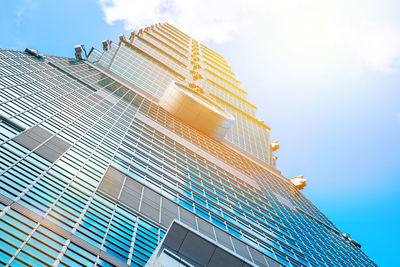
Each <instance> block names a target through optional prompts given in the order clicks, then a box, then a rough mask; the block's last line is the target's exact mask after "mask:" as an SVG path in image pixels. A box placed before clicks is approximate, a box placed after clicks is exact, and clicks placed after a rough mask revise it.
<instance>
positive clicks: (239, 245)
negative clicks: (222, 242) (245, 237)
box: [232, 238, 251, 259]
mask: <svg viewBox="0 0 400 267" xmlns="http://www.w3.org/2000/svg"><path fill="white" fill-rule="evenodd" d="M232 242H233V246H234V247H235V251H236V253H237V254H239V255H240V256H242V257H243V258H246V259H251V258H250V254H249V252H248V251H247V245H245V244H244V243H243V242H242V241H239V240H237V239H236V238H232Z"/></svg>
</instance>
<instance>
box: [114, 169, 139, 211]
mask: <svg viewBox="0 0 400 267" xmlns="http://www.w3.org/2000/svg"><path fill="white" fill-rule="evenodd" d="M142 188H143V185H142V184H140V183H138V182H137V181H135V180H133V179H132V178H130V177H127V178H126V181H125V186H124V188H123V189H122V192H121V196H120V198H119V200H120V201H121V202H122V203H124V204H126V205H128V206H129V207H131V208H133V209H135V210H139V203H140V198H141V195H142Z"/></svg>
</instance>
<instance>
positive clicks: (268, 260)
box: [264, 256, 285, 267]
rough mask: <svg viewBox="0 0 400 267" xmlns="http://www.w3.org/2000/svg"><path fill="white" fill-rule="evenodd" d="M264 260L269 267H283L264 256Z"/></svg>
mask: <svg viewBox="0 0 400 267" xmlns="http://www.w3.org/2000/svg"><path fill="white" fill-rule="evenodd" d="M264 259H265V260H266V261H267V263H268V266H269V267H283V266H285V265H283V264H280V263H279V262H277V261H276V260H273V259H272V258H270V257H268V256H265V257H264Z"/></svg>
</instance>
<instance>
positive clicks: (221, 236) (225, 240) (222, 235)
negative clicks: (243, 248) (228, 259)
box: [214, 227, 233, 250]
mask: <svg viewBox="0 0 400 267" xmlns="http://www.w3.org/2000/svg"><path fill="white" fill-rule="evenodd" d="M214 230H215V234H216V235H217V242H218V243H219V244H221V245H223V246H225V247H226V248H228V249H230V250H233V246H232V242H231V238H230V235H229V234H228V233H226V232H224V231H222V230H220V229H218V227H214Z"/></svg>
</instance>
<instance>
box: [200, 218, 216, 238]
mask: <svg viewBox="0 0 400 267" xmlns="http://www.w3.org/2000/svg"><path fill="white" fill-rule="evenodd" d="M197 223H198V225H199V232H200V233H202V234H203V235H205V236H207V237H209V238H211V239H212V240H214V241H215V240H216V239H215V234H214V231H213V226H212V225H211V224H210V223H209V222H207V221H205V220H203V219H201V218H200V217H197Z"/></svg>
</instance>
